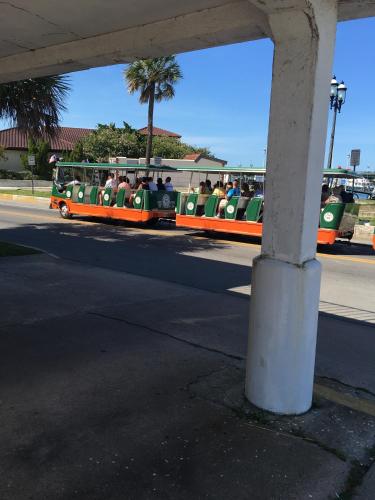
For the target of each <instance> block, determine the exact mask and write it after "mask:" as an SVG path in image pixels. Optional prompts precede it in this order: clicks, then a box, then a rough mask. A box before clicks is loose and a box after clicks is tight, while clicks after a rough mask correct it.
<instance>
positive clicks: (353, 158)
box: [350, 149, 361, 193]
mask: <svg viewBox="0 0 375 500" xmlns="http://www.w3.org/2000/svg"><path fill="white" fill-rule="evenodd" d="M360 163H361V150H360V149H352V150H351V152H350V166H351V167H353V170H354V173H355V169H356V168H357V167H358V165H359V164H360ZM352 192H353V193H354V178H353V185H352Z"/></svg>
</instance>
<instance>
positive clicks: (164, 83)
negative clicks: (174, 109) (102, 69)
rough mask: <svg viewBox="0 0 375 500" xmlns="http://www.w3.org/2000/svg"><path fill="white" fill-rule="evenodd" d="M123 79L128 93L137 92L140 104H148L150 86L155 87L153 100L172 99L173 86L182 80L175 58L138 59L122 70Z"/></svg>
mask: <svg viewBox="0 0 375 500" xmlns="http://www.w3.org/2000/svg"><path fill="white" fill-rule="evenodd" d="M124 78H125V81H126V83H127V88H128V92H129V93H130V94H133V93H135V92H138V91H139V93H140V94H139V101H140V102H141V104H145V103H147V102H148V100H149V98H150V92H151V87H152V85H155V89H156V92H155V99H156V100H157V101H158V102H160V101H162V100H163V99H172V98H173V97H174V88H173V86H174V85H175V84H176V83H177V82H178V81H179V80H180V79H181V78H182V72H181V69H180V66H179V65H178V62H177V61H176V58H175V56H166V57H157V58H155V59H140V60H138V61H135V62H133V63H132V64H130V65H129V66H128V67H127V68H126V69H125V70H124Z"/></svg>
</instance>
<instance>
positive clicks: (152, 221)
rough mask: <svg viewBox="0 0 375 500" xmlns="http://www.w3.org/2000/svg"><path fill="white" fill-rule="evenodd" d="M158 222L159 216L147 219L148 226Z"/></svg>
mask: <svg viewBox="0 0 375 500" xmlns="http://www.w3.org/2000/svg"><path fill="white" fill-rule="evenodd" d="M158 222H159V219H158V217H153V218H152V219H149V220H148V221H146V226H149V227H154V226H156V224H157V223H158Z"/></svg>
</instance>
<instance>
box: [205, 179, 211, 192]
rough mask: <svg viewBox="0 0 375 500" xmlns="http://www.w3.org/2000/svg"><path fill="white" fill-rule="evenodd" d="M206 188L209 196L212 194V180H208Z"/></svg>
mask: <svg viewBox="0 0 375 500" xmlns="http://www.w3.org/2000/svg"><path fill="white" fill-rule="evenodd" d="M206 188H207V194H211V193H212V186H211V181H210V179H206Z"/></svg>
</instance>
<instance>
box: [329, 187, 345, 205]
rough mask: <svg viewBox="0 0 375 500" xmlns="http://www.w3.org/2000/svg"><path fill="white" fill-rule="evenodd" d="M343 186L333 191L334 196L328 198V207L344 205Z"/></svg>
mask: <svg viewBox="0 0 375 500" xmlns="http://www.w3.org/2000/svg"><path fill="white" fill-rule="evenodd" d="M340 193H341V186H336V187H334V188H333V190H332V194H331V195H330V196H329V197H328V198H327V201H326V203H325V204H326V205H327V204H328V203H342V198H341V194H340Z"/></svg>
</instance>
